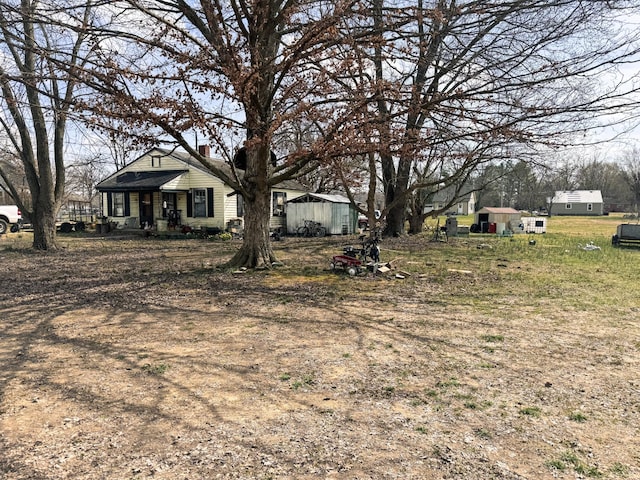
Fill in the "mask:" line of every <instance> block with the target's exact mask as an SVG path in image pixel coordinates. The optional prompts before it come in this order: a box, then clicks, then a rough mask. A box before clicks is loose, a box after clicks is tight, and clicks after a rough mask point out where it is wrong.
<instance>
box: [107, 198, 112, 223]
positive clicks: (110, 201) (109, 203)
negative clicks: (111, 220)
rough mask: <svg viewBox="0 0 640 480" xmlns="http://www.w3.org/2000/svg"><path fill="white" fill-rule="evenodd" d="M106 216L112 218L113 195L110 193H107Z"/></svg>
mask: <svg viewBox="0 0 640 480" xmlns="http://www.w3.org/2000/svg"><path fill="white" fill-rule="evenodd" d="M107 216H109V217H112V216H113V195H111V192H107Z"/></svg>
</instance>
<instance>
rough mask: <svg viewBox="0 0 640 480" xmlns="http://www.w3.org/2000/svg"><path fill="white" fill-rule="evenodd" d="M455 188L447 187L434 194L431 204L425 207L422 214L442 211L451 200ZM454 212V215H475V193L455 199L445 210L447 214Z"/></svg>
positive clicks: (464, 194)
mask: <svg viewBox="0 0 640 480" xmlns="http://www.w3.org/2000/svg"><path fill="white" fill-rule="evenodd" d="M454 195H455V188H453V187H449V188H445V189H443V190H440V191H438V192H436V193H435V194H434V195H433V198H432V199H431V202H430V203H428V204H427V205H425V207H424V213H429V212H433V211H442V209H444V208H445V207H446V206H447V205H449V204H450V203H451V200H453V196H454ZM449 212H454V213H455V214H456V215H473V214H474V213H476V193H475V192H468V193H463V194H462V195H460V196H459V197H458V198H456V199H455V201H454V203H453V204H452V205H451V206H450V207H449V208H448V209H447V213H449Z"/></svg>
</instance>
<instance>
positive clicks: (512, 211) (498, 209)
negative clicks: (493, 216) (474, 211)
mask: <svg viewBox="0 0 640 480" xmlns="http://www.w3.org/2000/svg"><path fill="white" fill-rule="evenodd" d="M478 213H498V214H500V213H501V214H509V215H520V212H519V211H518V210H516V209H515V208H511V207H483V208H481V209H480V210H479V211H478Z"/></svg>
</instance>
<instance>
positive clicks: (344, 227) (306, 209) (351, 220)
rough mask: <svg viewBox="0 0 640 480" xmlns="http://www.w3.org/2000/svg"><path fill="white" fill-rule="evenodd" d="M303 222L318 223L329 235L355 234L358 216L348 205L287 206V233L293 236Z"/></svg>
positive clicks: (302, 204) (318, 203) (306, 204)
mask: <svg viewBox="0 0 640 480" xmlns="http://www.w3.org/2000/svg"><path fill="white" fill-rule="evenodd" d="M305 220H313V221H314V222H319V223H320V224H321V225H322V226H323V227H325V228H326V229H327V233H328V234H330V235H343V234H349V235H350V234H353V233H355V232H356V226H357V221H358V215H357V212H356V210H355V209H354V208H352V207H351V205H350V204H348V203H330V202H305V203H289V204H287V233H288V234H289V235H295V234H296V232H297V230H298V227H302V226H304V221H305Z"/></svg>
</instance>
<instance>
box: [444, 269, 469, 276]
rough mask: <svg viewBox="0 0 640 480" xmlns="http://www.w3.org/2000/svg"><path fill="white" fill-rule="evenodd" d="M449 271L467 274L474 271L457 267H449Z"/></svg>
mask: <svg viewBox="0 0 640 480" xmlns="http://www.w3.org/2000/svg"><path fill="white" fill-rule="evenodd" d="M447 272H451V273H464V274H465V275H469V274H471V273H473V272H472V271H471V270H458V269H457V268H448V269H447Z"/></svg>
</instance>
